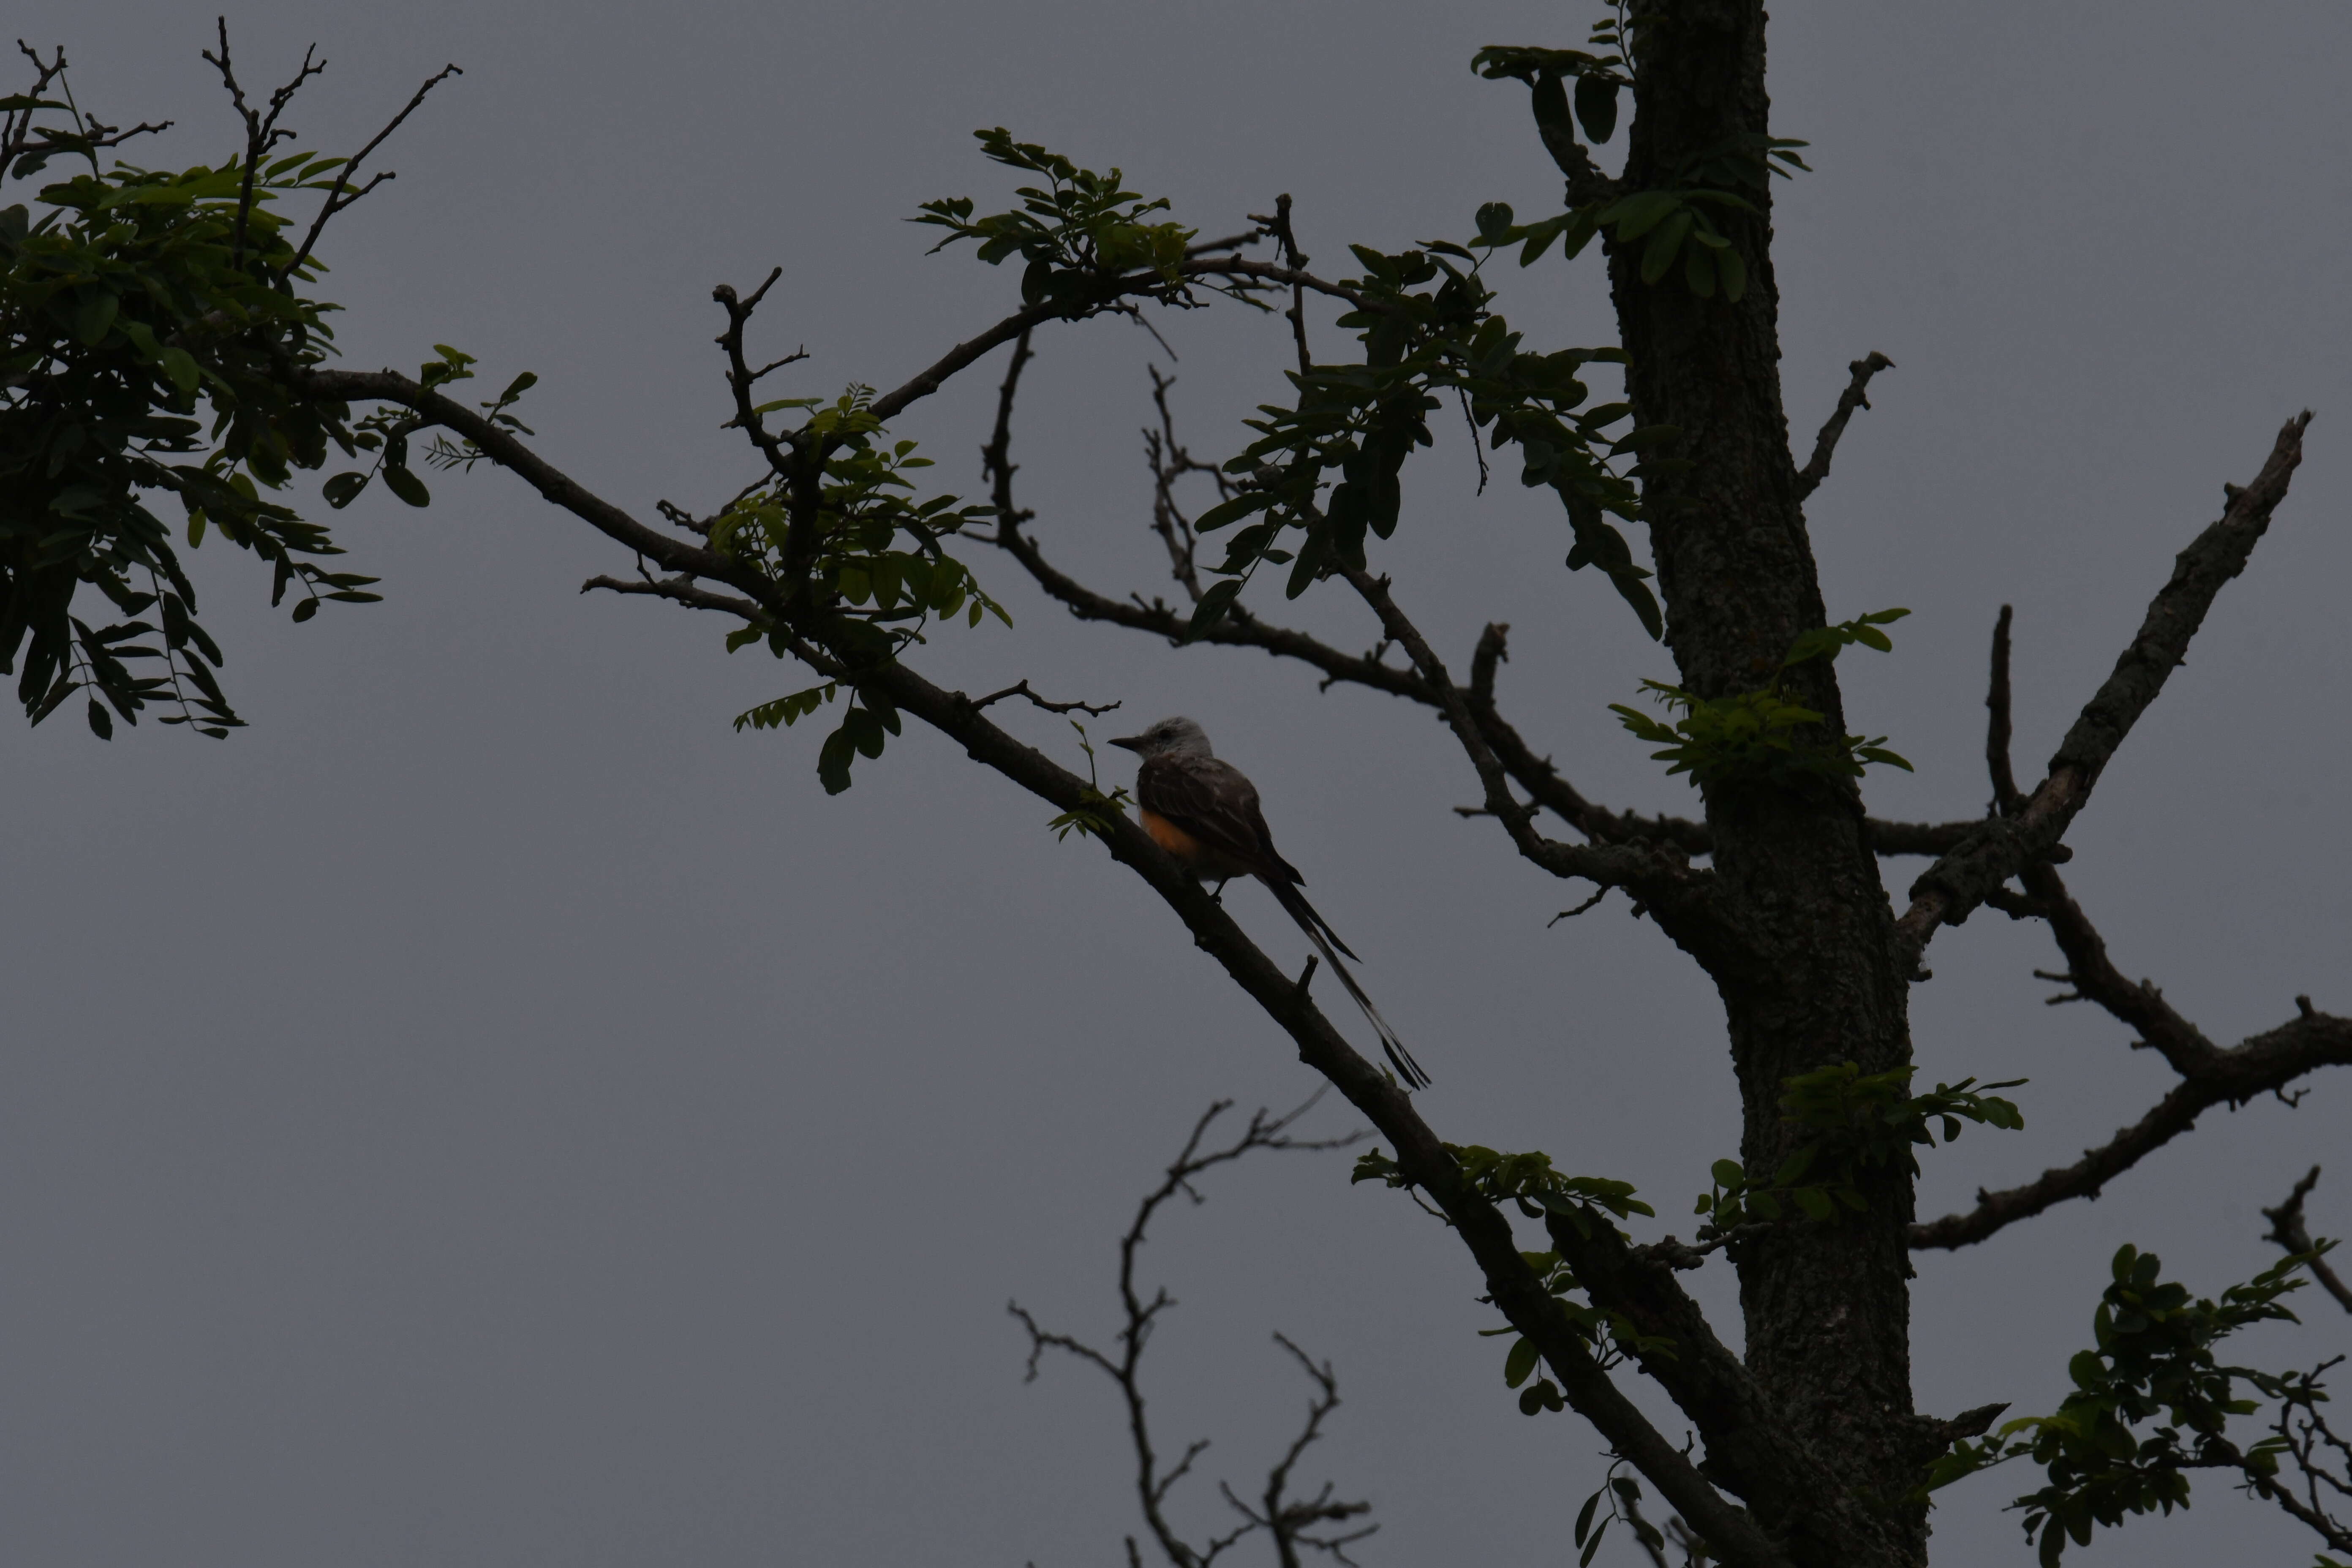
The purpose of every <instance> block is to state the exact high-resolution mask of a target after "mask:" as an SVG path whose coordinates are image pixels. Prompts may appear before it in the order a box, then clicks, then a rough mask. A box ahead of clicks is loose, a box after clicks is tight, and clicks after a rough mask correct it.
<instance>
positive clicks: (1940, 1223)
mask: <svg viewBox="0 0 2352 1568" xmlns="http://www.w3.org/2000/svg"><path fill="white" fill-rule="evenodd" d="M2298 1005H2300V1006H2301V1007H2302V1008H2303V1009H2304V1010H2303V1013H2302V1016H2299V1017H2296V1018H2294V1019H2292V1020H2290V1021H2289V1022H2287V1023H2284V1024H2282V1025H2281V1026H2278V1027H2277V1028H2275V1029H2272V1030H2270V1031H2268V1032H2267V1033H2264V1034H2260V1035H2256V1036H2253V1037H2251V1038H2249V1039H2247V1040H2246V1041H2244V1042H2243V1043H2242V1044H2240V1045H2238V1046H2235V1047H2231V1048H2230V1049H2227V1050H2221V1049H2214V1048H2211V1047H2208V1048H2209V1049H2210V1052H2211V1054H2210V1057H2204V1058H2198V1059H2197V1061H2196V1064H2195V1065H2194V1067H2193V1068H2191V1069H2190V1070H2189V1072H2187V1073H2186V1074H2184V1076H2183V1078H2182V1080H2181V1082H2180V1083H2179V1085H2178V1086H2176V1087H2175V1088H2174V1089H2173V1090H2172V1092H2171V1093H2169V1094H2168V1095H2166V1096H2165V1097H2164V1098H2163V1099H2162V1100H2158V1102H2157V1103H2156V1106H2155V1108H2154V1109H2153V1110H2150V1111H2148V1113H2147V1115H2146V1116H2143V1117H2141V1118H2140V1119H2139V1121H2136V1122H2134V1123H2133V1124H2132V1125H2131V1126H2129V1127H2126V1128H2124V1129H2123V1130H2122V1131H2118V1132H2117V1133H2116V1135H2115V1137H2114V1138H2112V1139H2110V1140H2109V1141H2108V1142H2105V1143H2104V1144H2102V1145H2100V1146H2099V1147H2098V1148H2096V1149H2089V1150H2085V1151H2084V1154H2083V1157H2082V1159H2080V1160H2078V1161H2076V1162H2075V1163H2074V1164H2072V1165H2066V1166H2062V1167H2055V1168H2053V1169H2051V1170H2048V1171H2044V1172H2043V1173H2042V1175H2041V1177H2040V1178H2039V1179H2038V1180H2036V1181H2033V1182H2030V1183H2028V1184H2026V1185H2024V1186H2021V1187H2011V1188H2010V1189H2009V1190H2008V1191H2006V1192H1999V1193H1986V1192H1979V1194H1977V1206H1976V1207H1975V1208H1973V1209H1971V1210H1969V1212H1968V1213H1966V1214H1952V1215H1945V1216H1944V1217H1943V1218H1942V1219H1939V1220H1936V1221H1934V1222H1932V1223H1930V1224H1925V1225H1915V1226H1912V1227H1911V1246H1912V1247H1914V1248H1915V1249H1924V1248H1927V1247H1950V1248H1958V1247H1967V1246H1969V1244H1970V1243H1972V1242H1979V1241H1982V1240H1984V1239H1985V1237H1989V1236H1990V1235H1992V1234H1993V1233H1994V1232H1995V1231H1997V1230H2000V1228H2001V1227H2002V1226H2008V1225H2011V1224H2014V1223H2015V1222H2017V1221H2018V1220H2021V1219H2026V1218H2029V1217H2031V1216H2032V1215H2037V1214H2040V1213H2041V1212H2042V1210H2044V1209H2046V1208H2049V1207H2051V1206H2052V1205H2055V1204H2060V1203H2063V1202H2065V1201H2066V1200H2067V1199H2069V1198H2084V1197H2089V1198H2095V1197H2097V1196H2098V1195H2099V1192H2100V1189H2101V1188H2102V1187H2104V1186H2105V1184H2107V1183H2108V1182H2109V1181H2111V1180H2112V1179H2114V1178H2115V1177H2116V1175H2118V1174H2120V1173H2123V1172H2125V1171H2127V1170H2129V1169H2130V1168H2131V1167H2132V1166H2133V1165H2135V1164H2137V1163H2138V1162H2139V1160H2140V1159H2141V1157H2142V1156H2144V1155H2146V1154H2147V1153H2148V1152H2150V1151H2152V1150H2156V1149H2159V1148H2161V1147H2163V1146H2164V1145H2165V1144H2166V1143H2168V1142H2171V1141H2172V1140H2173V1139H2174V1138H2177V1137H2179V1135H2180V1134H2181V1133H2183V1132H2186V1131H2189V1127H2190V1126H2192V1125H2193V1124H2194V1123H2195V1122H2196V1121H2197V1118H2198V1117H2199V1116H2200V1115H2202V1114H2203V1113H2204V1112H2205V1111H2206V1110H2209V1109H2210V1108H2211V1107H2213V1106H2216V1105H2220V1104H2223V1103H2225V1102H2226V1103H2228V1104H2230V1105H2231V1106H2237V1105H2242V1104H2243V1103H2245V1102H2246V1101H2247V1100H2252V1099H2253V1098H2254V1097H2256V1096H2257V1095H2263V1094H2268V1093H2271V1092H2272V1091H2273V1090H2275V1089H2284V1087H2285V1086H2286V1085H2288V1084H2290V1083H2293V1082H2294V1080H2295V1079H2298V1078H2301V1077H2302V1076H2303V1075H2304V1074H2305V1073H2307V1072H2312V1071H2315V1070H2316V1069H2317V1068H2323V1067H2343V1066H2347V1065H2352V1018H2338V1017H2336V1016H2332V1015H2329V1014H2326V1013H2318V1012H2313V1011H2311V1010H2310V1005H2309V1003H2308V1002H2307V1001H2305V1000H2303V999H2300V998H2299V999H2298Z"/></svg>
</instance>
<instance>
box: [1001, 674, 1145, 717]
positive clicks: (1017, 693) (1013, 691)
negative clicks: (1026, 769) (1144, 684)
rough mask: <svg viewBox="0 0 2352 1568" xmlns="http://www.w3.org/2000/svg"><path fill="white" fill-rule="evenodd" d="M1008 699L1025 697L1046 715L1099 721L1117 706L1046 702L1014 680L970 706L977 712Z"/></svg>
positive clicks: (1021, 681)
mask: <svg viewBox="0 0 2352 1568" xmlns="http://www.w3.org/2000/svg"><path fill="white" fill-rule="evenodd" d="M1008 697H1025V698H1027V699H1028V700H1029V701H1030V703H1031V704H1032V705H1033V706H1034V707H1038V708H1043V709H1044V710H1045V711H1046V712H1048V713H1083V714H1085V715H1086V716H1087V718H1089V719H1099V718H1101V717H1102V716H1103V715H1104V714H1106V713H1108V712H1109V711H1110V710H1112V709H1114V708H1117V707H1118V706H1119V704H1118V703H1116V702H1103V703H1093V702H1048V701H1046V700H1045V699H1044V698H1042V697H1040V696H1038V695H1037V694H1036V693H1035V692H1034V691H1032V690H1030V689H1029V683H1028V682H1027V681H1026V680H1016V681H1014V682H1013V684H1012V685H1010V686H1008V687H1006V688H1005V689H1003V690H1002V691H992V692H990V693H989V694H988V695H987V696H985V697H980V698H975V699H973V700H972V704H971V705H972V708H973V710H975V711H977V710H980V709H982V708H985V707H987V706H988V705H989V704H990V703H992V702H1002V701H1003V700H1005V699H1006V698H1008Z"/></svg>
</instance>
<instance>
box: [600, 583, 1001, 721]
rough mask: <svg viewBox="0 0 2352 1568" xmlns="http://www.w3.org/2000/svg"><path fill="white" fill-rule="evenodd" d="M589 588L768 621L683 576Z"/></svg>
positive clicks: (744, 603) (748, 605) (746, 604)
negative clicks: (665, 600) (638, 595)
mask: <svg viewBox="0 0 2352 1568" xmlns="http://www.w3.org/2000/svg"><path fill="white" fill-rule="evenodd" d="M591 588H603V589H604V590H605V591H606V592H608V593H614V594H644V595H649V596H651V597H653V598H656V599H668V600H671V601H672V602H674V603H677V604H680V605H686V606H687V607H688V609H695V610H717V611H719V613H721V614H722V615H730V616H741V617H743V619H745V620H747V621H749V622H751V624H752V625H754V626H758V625H760V624H761V623H762V622H764V621H765V620H766V619H767V618H768V617H767V612H766V611H764V610H762V609H761V607H760V606H759V605H755V604H753V603H752V602H751V600H749V599H738V598H735V597H733V596H732V595H726V594H714V593H712V592H710V591H709V589H708V588H702V587H698V586H696V584H695V581H694V579H693V578H691V577H688V576H686V575H684V574H680V575H678V576H676V577H660V578H655V577H646V578H642V579H640V580H638V581H635V582H631V581H630V580H629V579H627V578H625V577H591V578H589V579H588V581H586V582H585V583H583V584H580V591H581V592H582V593H583V594H585V593H587V592H588V591H589V590H590V589H591ZM1000 695H1002V694H1001V693H1000Z"/></svg>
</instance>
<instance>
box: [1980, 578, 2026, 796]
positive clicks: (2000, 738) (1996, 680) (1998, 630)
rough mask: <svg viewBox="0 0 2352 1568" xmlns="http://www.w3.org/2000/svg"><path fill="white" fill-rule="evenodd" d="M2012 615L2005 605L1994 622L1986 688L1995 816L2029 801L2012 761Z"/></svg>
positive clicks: (1987, 745)
mask: <svg viewBox="0 0 2352 1568" xmlns="http://www.w3.org/2000/svg"><path fill="white" fill-rule="evenodd" d="M2009 617H2010V608H2009V606H2008V605H2002V606H2001V607H2000V619H1999V620H1996V621H1995V622H1993V624H1992V679H1990V681H1989V682H1988V683H1987V685H1986V689H1985V710H1986V715H1987V716H1986V719H1985V771H1986V772H1987V773H1990V774H1991V776H1992V811H1993V815H1994V816H2016V815H2017V814H2018V811H2019V810H2020V809H2021V807H2022V806H2023V805H2025V796H2024V795H2021V794H2020V793H2019V791H2018V788H2017V774H2016V773H2014V772H2013V771H2012V770H2011V767H2010V763H2009Z"/></svg>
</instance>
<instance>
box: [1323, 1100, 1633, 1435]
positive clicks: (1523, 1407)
mask: <svg viewBox="0 0 2352 1568" xmlns="http://www.w3.org/2000/svg"><path fill="white" fill-rule="evenodd" d="M1445 1151H1446V1152H1447V1153H1449V1154H1451V1155H1453V1156H1454V1162H1455V1163H1456V1164H1457V1165H1458V1166H1459V1167H1460V1168H1461V1172H1462V1176H1463V1179H1464V1181H1465V1183H1467V1184H1468V1185H1469V1186H1470V1188H1471V1190H1472V1191H1474V1192H1475V1193H1476V1194H1478V1195H1479V1196H1480V1197H1483V1198H1485V1199H1486V1200H1487V1201H1488V1202H1490V1203H1497V1204H1499V1203H1510V1204H1513V1205H1517V1208H1518V1211H1519V1212H1520V1213H1521V1214H1523V1215H1527V1216H1528V1218H1530V1219H1534V1218H1538V1217H1542V1216H1545V1215H1557V1216H1558V1217H1559V1218H1560V1219H1563V1220H1565V1221H1567V1222H1568V1223H1569V1224H1570V1225H1571V1226H1575V1227H1576V1230H1577V1233H1578V1234H1579V1235H1580V1236H1583V1237H1588V1238H1589V1237H1591V1236H1592V1235H1593V1234H1594V1230H1593V1227H1594V1226H1610V1228H1612V1229H1614V1228H1615V1226H1613V1224H1612V1220H1622V1219H1625V1218H1627V1217H1629V1216H1631V1215H1637V1214H1638V1215H1655V1214H1656V1212H1657V1211H1656V1210H1654V1209H1653V1208H1652V1207H1651V1206H1650V1205H1648V1204H1645V1203H1643V1202H1642V1201H1641V1200H1640V1199H1639V1198H1636V1197H1635V1196H1634V1195H1633V1192H1634V1187H1633V1184H1632V1183H1631V1182H1620V1181H1615V1180H1612V1179H1611V1178H1609V1177H1606V1176H1570V1175H1563V1174H1562V1173H1560V1172H1559V1171H1558V1170H1556V1169H1554V1168H1553V1165H1552V1161H1551V1156H1550V1155H1549V1154H1546V1153H1543V1152H1540V1151H1529V1152H1525V1153H1504V1152H1500V1151H1497V1150H1494V1149H1488V1148H1486V1147H1484V1146H1482V1145H1479V1144H1475V1143H1472V1144H1460V1143H1448V1144H1446V1145H1445ZM1349 1180H1350V1181H1351V1182H1381V1183H1383V1184H1386V1185H1389V1186H1391V1187H1410V1186H1411V1185H1412V1180H1411V1178H1410V1177H1408V1176H1407V1175H1406V1174H1405V1173H1404V1172H1403V1170H1402V1168H1401V1167H1400V1166H1399V1165H1398V1164H1397V1163H1396V1162H1395V1161H1394V1160H1392V1159H1391V1158H1390V1157H1389V1156H1387V1155H1386V1154H1383V1153H1382V1152H1381V1151H1380V1150H1378V1149H1374V1150H1372V1151H1371V1152H1369V1153H1366V1154H1362V1155H1360V1156H1358V1157H1357V1160H1356V1168H1355V1172H1354V1173H1353V1175H1351V1176H1350V1177H1349ZM1604 1216H1607V1217H1604ZM1520 1257H1522V1258H1525V1259H1526V1260H1527V1262H1528V1267H1529V1268H1532V1269H1533V1270H1535V1272H1536V1275H1537V1277H1538V1279H1541V1280H1542V1281H1543V1285H1544V1289H1545V1290H1547V1291H1548V1292H1549V1293H1550V1294H1551V1295H1552V1296H1553V1297H1554V1298H1556V1299H1558V1300H1559V1303H1560V1308H1561V1310H1562V1311H1563V1312H1564V1313H1565V1314H1566V1315H1567V1317H1568V1320H1569V1321H1570V1323H1571V1324H1573V1325H1574V1326H1575V1329H1576V1332H1577V1333H1578V1335H1579V1336H1580V1338H1582V1339H1583V1340H1584V1342H1586V1344H1587V1345H1588V1346H1590V1347H1591V1349H1592V1351H1593V1352H1594V1354H1595V1355H1596V1356H1598V1357H1599V1358H1600V1360H1601V1364H1602V1365H1603V1366H1604V1367H1607V1366H1612V1365H1614V1364H1616V1363H1618V1362H1620V1361H1622V1360H1623V1359H1624V1358H1625V1357H1626V1356H1628V1355H1630V1354H1634V1353H1637V1352H1638V1353H1643V1354H1648V1353H1653V1352H1655V1353H1661V1354H1672V1353H1673V1351H1674V1342H1673V1341H1672V1340H1670V1339H1664V1338H1661V1337H1658V1336H1656V1335H1644V1334H1643V1333H1641V1332H1640V1331H1638V1330H1637V1329H1636V1328H1635V1327H1634V1325H1633V1322H1632V1321H1630V1320H1628V1319H1626V1318H1625V1317H1623V1316H1622V1314H1620V1313H1616V1312H1611V1311H1607V1310H1602V1309H1601V1308H1597V1307H1594V1306H1592V1305H1591V1303H1590V1302H1587V1301H1579V1300H1573V1299H1571V1298H1572V1293H1573V1292H1576V1291H1578V1290H1580V1289H1583V1287H1582V1286H1581V1285H1580V1283H1579V1282H1578V1280H1577V1278H1576V1272H1575V1270H1574V1269H1573V1268H1570V1266H1569V1265H1568V1263H1567V1262H1566V1261H1565V1260H1564V1259H1562V1258H1561V1257H1560V1255H1559V1253H1558V1252H1523V1253H1521V1254H1520ZM1516 1332H1517V1331H1516V1330H1513V1329H1508V1328H1502V1329H1484V1330H1481V1331H1480V1333H1481V1334H1482V1335H1484V1336H1489V1337H1491V1336H1495V1335H1500V1334H1510V1333H1516ZM1538 1360H1539V1352H1538V1350H1537V1349H1536V1345H1535V1342H1534V1341H1532V1340H1529V1339H1526V1338H1524V1337H1522V1338H1518V1339H1516V1340H1514V1341H1513V1342H1512V1344H1511V1348H1510V1350H1509V1352H1507V1354H1506V1355H1505V1357H1504V1363H1503V1381H1504V1384H1505V1386H1506V1387H1509V1388H1518V1389H1520V1393H1519V1411H1520V1413H1521V1414H1522V1415H1535V1414H1537V1413H1538V1411H1543V1410H1551V1411H1559V1410H1564V1409H1566V1408H1567V1404H1566V1402H1565V1400H1564V1399H1563V1398H1562V1396H1561V1394H1560V1391H1559V1386H1558V1385H1557V1384H1554V1383H1553V1382H1552V1381H1551V1380H1550V1379H1549V1378H1540V1379H1538V1380H1537V1381H1535V1382H1534V1383H1532V1384H1529V1383H1528V1378H1529V1377H1531V1376H1533V1374H1534V1373H1535V1370H1536V1366H1537V1363H1538ZM1521 1384H1527V1386H1526V1387H1524V1388H1521V1386H1520V1385H1521Z"/></svg>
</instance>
